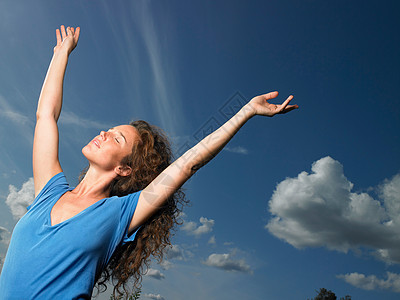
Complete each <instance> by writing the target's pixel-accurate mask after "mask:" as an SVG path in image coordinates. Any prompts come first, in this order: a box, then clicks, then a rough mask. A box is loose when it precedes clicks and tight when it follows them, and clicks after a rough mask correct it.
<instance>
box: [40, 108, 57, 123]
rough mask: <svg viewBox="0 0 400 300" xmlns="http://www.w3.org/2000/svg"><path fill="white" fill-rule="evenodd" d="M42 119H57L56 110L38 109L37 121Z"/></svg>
mask: <svg viewBox="0 0 400 300" xmlns="http://www.w3.org/2000/svg"><path fill="white" fill-rule="evenodd" d="M40 119H42V120H43V119H54V120H55V121H57V119H58V118H57V116H56V114H55V113H54V112H51V111H43V110H39V109H38V110H37V111H36V121H39V120H40Z"/></svg>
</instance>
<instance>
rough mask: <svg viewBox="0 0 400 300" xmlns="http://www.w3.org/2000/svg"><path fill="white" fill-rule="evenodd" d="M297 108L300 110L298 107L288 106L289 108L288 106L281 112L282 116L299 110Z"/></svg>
mask: <svg viewBox="0 0 400 300" xmlns="http://www.w3.org/2000/svg"><path fill="white" fill-rule="evenodd" d="M297 108H299V106H298V105H288V106H286V108H285V109H284V110H283V111H281V112H280V113H281V114H286V113H287V112H289V111H292V110H294V109H297Z"/></svg>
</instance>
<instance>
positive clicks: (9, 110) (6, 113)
mask: <svg viewBox="0 0 400 300" xmlns="http://www.w3.org/2000/svg"><path fill="white" fill-rule="evenodd" d="M0 116H1V117H4V118H7V119H8V120H10V121H11V122H13V123H16V124H19V125H23V126H29V127H32V126H33V124H34V122H33V118H29V117H27V116H25V115H24V114H22V113H21V112H19V111H17V110H16V109H15V108H13V107H12V106H11V105H10V104H9V102H8V101H6V99H5V98H4V97H3V96H1V95H0Z"/></svg>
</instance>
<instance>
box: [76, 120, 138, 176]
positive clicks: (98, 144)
mask: <svg viewBox="0 0 400 300" xmlns="http://www.w3.org/2000/svg"><path fill="white" fill-rule="evenodd" d="M139 140H140V137H139V133H138V131H137V130H136V128H135V127H133V126H131V125H120V126H117V127H114V128H111V129H109V130H108V131H101V132H100V135H98V136H96V137H95V138H94V139H93V140H92V141H91V142H90V143H89V144H87V145H86V146H85V147H84V148H83V149H82V153H83V155H85V157H86V158H87V159H88V160H89V163H90V165H92V166H96V167H99V168H100V169H102V170H104V171H111V170H114V169H115V168H116V167H118V166H121V161H122V160H123V159H124V158H125V157H126V156H128V155H129V154H131V153H132V148H133V146H134V144H135V143H137V142H138V141H139Z"/></svg>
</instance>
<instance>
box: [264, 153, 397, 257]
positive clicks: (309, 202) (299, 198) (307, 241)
mask: <svg viewBox="0 0 400 300" xmlns="http://www.w3.org/2000/svg"><path fill="white" fill-rule="evenodd" d="M311 169H312V173H311V174H308V173H307V172H301V173H300V174H299V175H298V176H297V177H296V178H287V179H285V180H283V181H282V182H280V183H279V184H278V185H277V187H276V189H275V191H274V193H273V195H272V198H271V199H270V201H269V210H270V212H271V214H272V215H273V217H272V219H271V220H270V222H269V223H268V224H267V225H266V228H267V229H268V230H269V231H270V232H271V233H272V234H273V235H275V236H276V237H278V238H280V239H282V240H284V241H286V242H288V243H289V244H291V245H293V246H294V247H296V248H305V247H326V248H328V249H331V250H337V251H341V252H347V251H349V250H351V249H353V250H356V249H360V248H361V247H365V248H368V249H372V251H373V253H372V254H373V255H374V256H376V257H377V258H379V259H380V260H383V261H385V262H387V263H400V174H397V175H396V176H394V177H393V178H392V179H390V180H386V181H385V182H384V183H383V184H382V185H381V186H379V187H378V188H377V190H378V191H379V197H380V198H381V199H380V201H378V200H375V199H374V198H373V197H372V196H370V195H369V194H367V193H356V192H352V188H353V184H352V183H351V182H350V181H349V180H348V179H347V178H346V177H345V176H344V173H343V167H342V165H341V164H340V163H339V162H338V161H336V160H334V159H332V158H331V157H329V156H328V157H324V158H321V159H320V160H318V161H316V162H315V163H313V165H312V168H311Z"/></svg>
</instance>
